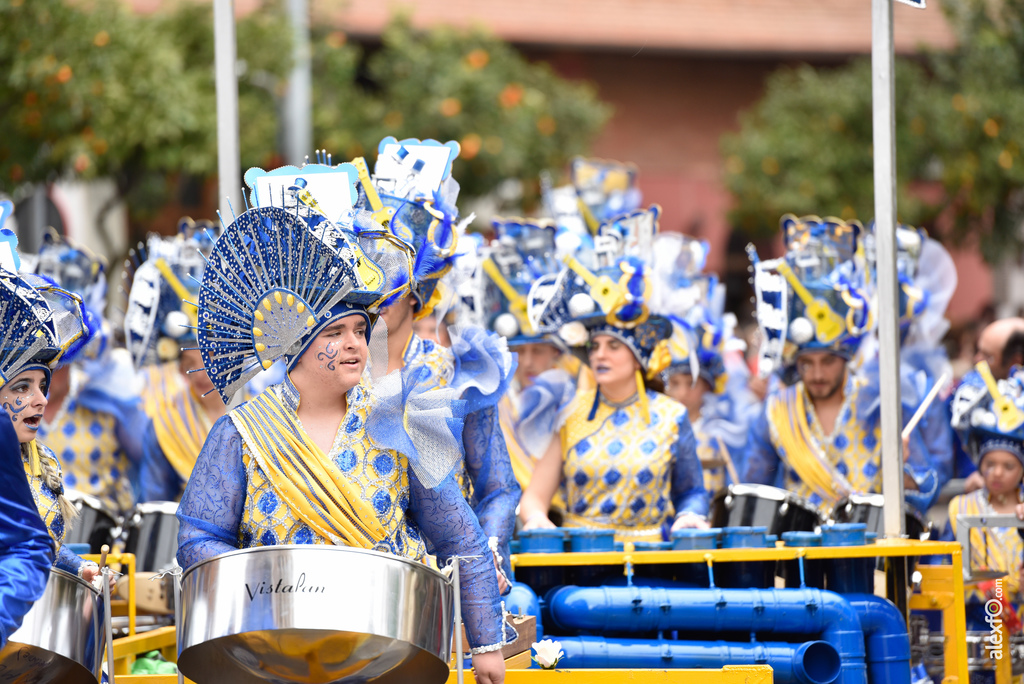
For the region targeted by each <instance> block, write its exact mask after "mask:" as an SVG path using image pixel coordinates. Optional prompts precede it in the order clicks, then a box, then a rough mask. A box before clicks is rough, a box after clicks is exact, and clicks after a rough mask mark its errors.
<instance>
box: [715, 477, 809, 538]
mask: <svg viewBox="0 0 1024 684" xmlns="http://www.w3.org/2000/svg"><path fill="white" fill-rule="evenodd" d="M822 522H823V521H822V519H821V515H820V514H819V513H818V510H817V509H816V508H815V507H814V506H812V505H811V503H810V502H809V501H807V500H805V499H802V498H801V497H799V496H796V495H795V494H793V493H791V492H787V491H786V490H784V489H779V488H778V487H770V486H768V485H759V484H733V485H729V486H728V487H727V488H725V489H723V490H721V491H719V492H718V493H717V494H716V495H715V498H714V499H713V500H712V501H711V526H712V527H766V528H768V534H776V535H778V534H782V533H783V532H790V531H804V532H813V531H814V529H815V528H816V527H818V526H819V525H821V523H822Z"/></svg>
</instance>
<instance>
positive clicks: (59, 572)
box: [47, 567, 100, 596]
mask: <svg viewBox="0 0 1024 684" xmlns="http://www.w3.org/2000/svg"><path fill="white" fill-rule="evenodd" d="M50 574H52V575H57V576H58V577H63V578H65V579H69V580H73V581H75V582H77V583H79V584H81V585H82V586H84V587H87V588H88V589H89V590H90V591H92V593H94V594H96V595H97V596H99V594H100V590H99V589H97V588H96V587H94V586H93V585H92V584H91V583H89V582H86V581H85V580H84V579H82V578H81V577H79V576H78V575H72V574H71V573H70V572H68V571H67V570H61V569H60V568H55V567H51V568H50ZM47 581H49V580H47Z"/></svg>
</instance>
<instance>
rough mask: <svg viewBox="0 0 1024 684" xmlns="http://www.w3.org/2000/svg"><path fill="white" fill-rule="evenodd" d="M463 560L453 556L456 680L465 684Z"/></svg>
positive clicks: (459, 683) (460, 683)
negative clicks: (463, 659)
mask: <svg viewBox="0 0 1024 684" xmlns="http://www.w3.org/2000/svg"><path fill="white" fill-rule="evenodd" d="M461 561H462V559H461V558H459V557H458V556H454V557H452V563H453V566H452V568H453V572H452V589H453V591H454V592H455V681H456V682H458V684H463V677H464V674H463V672H464V669H465V665H464V664H463V662H462V581H461V580H460V579H459V570H461V568H460V567H459V564H460V562H461ZM502 617H504V616H502Z"/></svg>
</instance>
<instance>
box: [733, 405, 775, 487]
mask: <svg viewBox="0 0 1024 684" xmlns="http://www.w3.org/2000/svg"><path fill="white" fill-rule="evenodd" d="M767 406H768V402H767V401H766V402H765V409H767ZM779 471H780V468H779V454H778V452H776V451H775V447H774V446H773V445H772V439H771V432H770V431H769V427H768V412H767V410H763V411H761V414H760V415H759V416H758V417H757V420H755V421H754V423H753V425H751V426H750V435H749V438H748V442H747V454H746V457H745V458H744V459H743V469H742V470H741V471H740V480H741V481H743V482H751V483H754V484H764V485H774V484H775V483H776V482H777V480H778V477H779V474H780V472H779Z"/></svg>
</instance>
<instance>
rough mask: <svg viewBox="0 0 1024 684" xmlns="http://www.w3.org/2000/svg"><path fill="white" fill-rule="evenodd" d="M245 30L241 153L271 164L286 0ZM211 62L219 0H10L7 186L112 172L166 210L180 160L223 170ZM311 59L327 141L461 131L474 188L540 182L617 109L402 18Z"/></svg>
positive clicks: (320, 139)
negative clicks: (150, 7)
mask: <svg viewBox="0 0 1024 684" xmlns="http://www.w3.org/2000/svg"><path fill="white" fill-rule="evenodd" d="M237 39H238V41H237V42H238V56H239V65H240V68H239V112H240V121H241V126H240V137H241V140H240V142H241V163H242V167H243V168H246V167H249V166H264V167H269V166H273V165H274V164H276V163H278V162H280V157H279V155H278V142H279V140H280V131H279V125H280V117H279V103H280V97H281V96H282V95H283V93H284V87H285V84H286V80H287V76H288V72H289V70H290V69H291V32H290V29H289V25H288V19H287V16H286V14H285V13H284V10H283V8H282V6H281V3H280V1H279V0H267V2H265V3H264V4H263V6H262V7H261V8H260V9H259V10H258V11H255V12H252V13H250V14H248V15H247V16H246V17H245V18H244V19H241V20H239V22H238V25H237ZM213 63H214V42H213V16H212V11H211V9H210V5H209V3H197V2H180V3H174V4H172V5H171V9H170V10H168V11H166V12H163V13H160V14H156V15H136V14H132V13H131V12H129V11H127V10H125V9H124V8H123V7H122V3H121V2H118V1H117V0H89V1H88V2H72V1H70V0H0V131H3V132H4V134H3V135H2V136H0V191H4V192H8V193H10V192H12V191H13V190H14V189H15V188H17V187H18V186H20V185H21V184H24V183H33V182H41V181H52V180H55V179H57V178H66V177H80V178H90V177H95V176H110V177H113V178H114V179H115V181H116V182H117V186H118V190H119V192H120V194H121V195H122V196H124V197H127V199H128V200H129V204H130V205H131V207H132V210H133V212H135V213H136V214H138V213H140V212H145V211H146V210H149V211H153V210H155V209H156V208H158V207H159V206H160V205H161V204H163V203H164V202H165V201H166V200H167V199H168V192H169V188H170V184H169V183H168V182H167V180H166V179H167V177H168V175H169V174H171V175H173V174H177V173H186V174H192V175H197V176H203V175H213V174H214V173H216V163H217V158H216V153H217V145H216V93H215V82H214V71H213ZM313 67H314V91H315V95H314V122H315V141H316V143H317V146H318V147H324V148H326V149H328V150H330V151H332V152H333V153H334V154H335V157H336V158H340V157H342V156H343V155H345V154H348V155H350V156H354V155H357V154H367V153H369V154H370V157H371V159H372V156H373V153H374V152H375V148H376V145H377V142H378V141H379V140H380V139H381V138H382V137H384V136H386V135H395V136H398V137H399V138H402V137H418V138H430V137H433V138H438V139H440V140H449V139H456V140H459V141H461V142H462V146H463V151H462V156H461V160H460V161H459V162H458V165H457V167H456V169H455V173H456V175H457V177H458V178H459V179H460V181H461V182H462V186H463V190H464V194H465V195H467V196H472V195H479V194H483V193H486V192H489V191H490V190H492V189H493V188H494V187H495V186H496V185H497V184H498V183H499V182H500V181H502V180H504V179H506V178H520V179H523V180H525V181H531V182H532V183H533V184H536V179H537V176H538V174H539V173H540V172H541V171H542V170H544V169H551V168H561V167H563V166H564V165H565V163H566V161H567V159H568V158H569V157H570V156H571V155H573V154H576V153H582V152H585V151H586V149H587V145H588V143H589V142H590V140H591V139H592V138H593V136H594V135H595V134H596V133H597V131H598V130H599V129H600V127H601V125H602V124H603V123H604V121H605V120H606V119H607V117H608V115H609V110H608V108H607V107H606V106H605V105H603V104H601V103H599V102H598V101H597V99H596V97H595V95H594V91H593V89H592V88H591V87H589V86H586V85H581V84H575V83H568V82H566V81H563V80H562V79H560V78H558V77H557V76H555V75H554V74H553V73H552V72H551V70H550V69H549V68H548V67H547V66H546V65H536V64H530V63H529V62H527V61H526V60H525V59H523V57H522V56H520V55H519V54H518V53H517V52H516V51H515V50H514V49H512V48H511V47H509V46H508V45H506V44H504V43H502V42H501V41H499V40H498V39H496V38H494V37H492V36H489V35H486V34H484V33H482V32H479V31H475V32H468V33H466V32H456V31H452V30H436V31H433V32H431V33H427V34H422V33H415V32H413V31H412V30H411V29H410V27H409V26H408V24H407V23H405V22H402V21H397V22H394V23H393V24H392V25H391V26H390V28H389V29H388V31H387V33H386V34H385V35H384V37H383V47H382V48H381V49H380V50H378V51H376V52H374V53H373V54H372V55H370V56H369V57H368V58H364V55H363V54H362V51H361V49H360V48H359V47H357V46H353V45H351V44H348V43H346V41H345V38H344V35H343V34H342V33H340V32H337V31H335V32H328V31H326V30H321V29H317V30H316V33H315V36H314V40H313ZM310 152H311V153H312V150H310Z"/></svg>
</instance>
